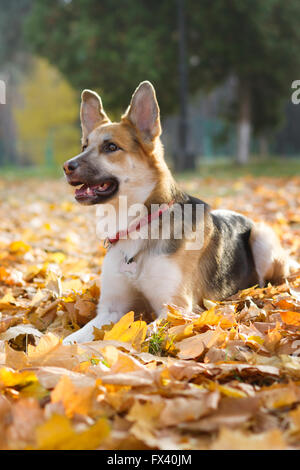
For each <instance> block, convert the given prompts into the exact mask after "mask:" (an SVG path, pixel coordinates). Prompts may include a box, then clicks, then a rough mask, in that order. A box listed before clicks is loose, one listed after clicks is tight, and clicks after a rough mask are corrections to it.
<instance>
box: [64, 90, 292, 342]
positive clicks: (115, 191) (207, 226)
mask: <svg viewBox="0 0 300 470" xmlns="http://www.w3.org/2000/svg"><path fill="white" fill-rule="evenodd" d="M81 125H82V145H83V149H82V152H81V153H80V154H79V155H78V156H76V157H74V158H73V159H72V160H69V161H68V162H66V163H65V165H64V168H65V172H66V175H67V179H68V182H69V183H70V184H73V185H77V184H79V183H80V184H81V183H85V184H86V185H87V186H89V187H91V186H93V185H97V184H99V183H103V182H105V181H109V182H111V181H113V184H112V186H111V188H112V189H111V192H110V190H108V193H107V191H104V192H103V194H101V193H99V192H97V191H96V193H95V194H93V195H92V196H91V197H87V198H86V199H84V198H83V199H81V200H80V202H82V203H83V204H99V203H105V202H109V203H110V204H112V205H113V207H114V208H115V210H116V212H117V213H118V212H119V211H120V199H119V196H126V197H127V201H128V207H129V206H130V205H132V204H135V203H141V204H145V206H146V207H148V208H150V206H151V204H162V203H167V204H169V203H170V202H171V201H173V202H175V203H177V205H178V207H180V208H181V210H183V208H184V206H185V205H186V204H191V205H192V207H193V209H195V208H196V205H197V204H200V203H201V204H203V205H204V219H203V220H202V222H201V223H202V224H204V226H203V227H201V228H202V229H203V231H204V243H203V246H202V247H201V248H200V249H199V250H198V251H196V252H195V251H194V250H187V249H186V248H187V243H188V240H187V238H186V237H183V238H182V239H176V238H175V237H174V236H173V237H171V239H170V240H162V239H160V240H151V239H148V240H142V239H136V240H133V239H130V238H129V239H127V240H119V241H118V242H117V243H115V244H113V245H112V246H111V248H110V250H109V251H108V252H107V254H106V256H105V259H104V262H103V267H102V275H101V297H100V302H99V305H98V311H97V316H96V318H95V319H94V320H92V321H91V322H89V323H88V324H87V325H85V326H84V327H83V328H82V329H81V330H79V331H77V332H75V333H73V334H72V335H70V336H69V337H67V338H66V340H65V342H66V343H69V342H75V341H76V342H82V341H91V340H92V339H93V327H94V326H96V327H98V328H99V327H100V326H101V325H103V324H108V323H110V322H116V321H118V320H119V319H120V318H121V317H122V315H123V314H125V313H126V312H128V311H129V310H135V311H136V312H145V311H149V310H150V311H152V312H154V313H155V314H156V316H157V317H160V316H162V315H163V314H164V309H165V305H166V304H170V303H172V304H176V305H178V306H179V307H182V308H184V309H186V310H188V311H192V310H193V308H195V307H196V306H197V305H202V301H203V299H212V300H222V299H225V298H226V297H228V296H230V295H232V294H234V293H235V292H237V291H238V290H239V289H244V288H247V287H250V286H252V285H254V284H258V283H259V284H260V285H261V286H262V285H264V284H265V283H266V282H269V281H270V282H276V283H278V282H281V281H282V280H283V279H284V278H285V277H286V276H287V275H288V274H289V273H290V271H291V270H292V269H293V262H292V261H291V260H290V259H289V257H288V256H287V254H286V253H284V251H283V249H282V248H281V246H280V243H279V241H278V239H277V237H276V235H275V233H274V232H273V231H272V230H271V229H270V228H269V227H267V226H265V225H263V224H259V225H257V224H255V223H254V222H252V221H251V220H250V219H248V218H247V217H244V216H243V215H240V214H237V213H235V212H231V211H219V210H217V211H211V210H210V208H209V206H208V205H207V204H205V203H204V202H203V201H200V200H198V199H195V198H192V197H190V196H188V195H187V194H185V193H183V192H182V191H181V190H180V189H179V188H178V186H177V184H176V183H175V181H174V179H173V177H172V175H171V173H170V171H169V169H168V167H167V165H166V163H165V160H164V156H163V147H162V144H161V141H160V134H161V125H160V117H159V107H158V104H157V100H156V96H155V91H154V88H153V86H152V85H151V84H150V83H149V82H143V83H141V84H140V85H139V87H138V88H137V89H136V91H135V93H134V94H133V97H132V100H131V103H130V106H129V108H128V109H127V111H126V113H125V115H124V116H123V117H122V119H121V122H120V123H112V122H111V121H110V120H109V118H108V117H107V115H106V113H105V112H104V109H103V107H102V102H101V99H100V97H99V96H98V95H97V94H96V93H95V92H92V91H90V90H85V91H84V92H83V93H82V104H81ZM111 143H113V144H115V145H116V146H115V147H114V146H113V147H112V148H113V151H111V150H109V149H111V147H108V145H110V144H111ZM170 211H172V208H171V209H170ZM174 218H175V222H174V226H176V223H180V221H179V219H180V218H179V219H178V221H177V219H176V215H174ZM132 219H133V218H130V217H129V218H127V214H126V217H125V218H124V220H126V223H125V225H122V224H121V226H120V225H119V226H117V230H121V229H126V225H127V226H128V225H130V223H131V221H132ZM156 223H158V224H160V223H161V220H160V219H158V221H157V222H156ZM193 225H194V223H193ZM193 228H195V227H193ZM198 228H199V229H200V227H198ZM191 229H192V227H191ZM111 235H113V234H111ZM132 259H134V263H136V265H135V266H136V272H131V273H128V272H123V271H122V269H120V266H121V265H122V263H123V264H124V260H125V261H126V262H128V260H132Z"/></svg>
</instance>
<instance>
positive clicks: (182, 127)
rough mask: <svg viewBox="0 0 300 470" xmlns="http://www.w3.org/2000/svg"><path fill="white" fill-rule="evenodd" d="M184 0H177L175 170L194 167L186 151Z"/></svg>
mask: <svg viewBox="0 0 300 470" xmlns="http://www.w3.org/2000/svg"><path fill="white" fill-rule="evenodd" d="M184 3H185V0H177V15H178V33H179V51H178V52H179V64H178V75H179V123H178V151H177V155H176V170H177V171H182V170H187V169H194V168H195V156H194V155H193V154H191V153H189V151H188V133H189V122H188V66H187V59H186V24H185V4H184Z"/></svg>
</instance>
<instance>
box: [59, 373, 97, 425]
mask: <svg viewBox="0 0 300 470" xmlns="http://www.w3.org/2000/svg"><path fill="white" fill-rule="evenodd" d="M94 395H95V388H94V387H80V388H79V387H76V386H75V385H74V384H73V382H71V380H70V378H69V377H68V376H63V377H62V378H61V379H60V381H59V382H58V384H57V385H56V387H55V389H54V390H53V391H52V392H51V401H52V403H57V402H60V401H61V402H62V403H63V405H64V409H65V412H66V416H68V417H69V418H72V416H73V415H74V413H78V414H84V415H87V414H89V413H90V410H91V408H92V402H93V397H94Z"/></svg>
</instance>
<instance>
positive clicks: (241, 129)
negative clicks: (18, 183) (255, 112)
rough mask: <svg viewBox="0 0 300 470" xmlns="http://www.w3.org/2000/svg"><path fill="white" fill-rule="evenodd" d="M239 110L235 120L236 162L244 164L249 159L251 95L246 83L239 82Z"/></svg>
mask: <svg viewBox="0 0 300 470" xmlns="http://www.w3.org/2000/svg"><path fill="white" fill-rule="evenodd" d="M238 98H239V110H238V122H237V156H236V159H237V163H238V164H239V165H246V164H247V163H248V161H249V151H250V139H251V95H250V89H249V86H248V84H247V83H245V82H243V81H240V84H239V95H238Z"/></svg>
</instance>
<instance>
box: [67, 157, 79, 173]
mask: <svg viewBox="0 0 300 470" xmlns="http://www.w3.org/2000/svg"><path fill="white" fill-rule="evenodd" d="M78 166H79V162H78V161H76V160H68V161H67V162H65V163H64V172H65V173H66V174H67V175H68V174H70V173H72V172H73V171H75V170H76V168H78Z"/></svg>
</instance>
